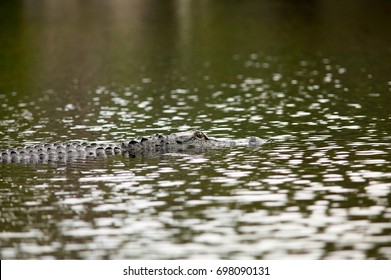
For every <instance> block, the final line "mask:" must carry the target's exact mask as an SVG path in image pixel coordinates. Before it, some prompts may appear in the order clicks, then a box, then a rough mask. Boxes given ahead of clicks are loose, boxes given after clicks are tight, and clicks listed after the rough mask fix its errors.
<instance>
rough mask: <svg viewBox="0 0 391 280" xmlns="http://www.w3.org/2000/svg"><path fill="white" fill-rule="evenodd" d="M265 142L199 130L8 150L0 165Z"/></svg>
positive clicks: (184, 151)
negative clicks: (115, 140)
mask: <svg viewBox="0 0 391 280" xmlns="http://www.w3.org/2000/svg"><path fill="white" fill-rule="evenodd" d="M265 142H266V141H265V140H262V139H261V138H259V137H256V136H251V137H247V138H244V139H218V138H214V137H209V136H208V135H206V133H203V132H202V131H200V130H191V131H186V132H179V133H173V134H168V135H162V134H154V135H151V136H143V137H138V138H134V139H130V140H126V141H124V142H120V143H112V144H97V143H91V142H73V141H72V142H56V143H44V144H38V145H31V146H24V147H18V148H8V149H4V150H1V152H0V163H31V164H36V163H49V162H61V161H62V162H68V161H72V160H73V159H83V158H95V157H106V156H110V155H123V156H126V157H136V156H150V155H157V154H167V153H197V152H202V151H206V150H209V149H213V148H221V147H230V146H259V145H262V144H264V143H265Z"/></svg>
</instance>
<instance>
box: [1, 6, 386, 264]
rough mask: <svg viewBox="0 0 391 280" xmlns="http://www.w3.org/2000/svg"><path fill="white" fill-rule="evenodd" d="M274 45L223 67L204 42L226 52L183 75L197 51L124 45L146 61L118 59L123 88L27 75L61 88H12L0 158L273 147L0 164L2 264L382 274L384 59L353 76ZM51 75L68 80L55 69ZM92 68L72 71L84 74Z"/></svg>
mask: <svg viewBox="0 0 391 280" xmlns="http://www.w3.org/2000/svg"><path fill="white" fill-rule="evenodd" d="M152 2H153V1H152ZM152 2H151V3H152ZM194 2H196V1H194ZM250 2H251V1H250ZM135 3H136V2H135ZM208 3H209V2H208ZM254 3H255V2H254ZM151 5H152V4H151ZM208 5H211V6H213V4H208ZM216 5H217V4H216ZM226 5H228V6H229V5H231V4H226ZM243 5H244V6H243V7H242V8H243V9H245V8H244V7H247V6H245V4H243ZM246 5H250V4H246ZM152 6H153V5H152ZM211 9H212V8H211ZM212 10H213V9H212ZM159 14H161V13H160V12H159ZM167 14H168V13H167ZM164 15H166V13H164ZM211 15H212V16H217V15H214V14H213V13H212V14H211ZM294 15H295V17H296V16H297V13H294ZM184 18H186V17H184ZM250 18H251V17H250ZM256 18H257V19H259V18H261V17H259V15H258V14H257V15H256ZM267 18H268V17H267ZM326 18H327V17H326ZM326 18H325V20H326ZM387 19H388V18H387ZM247 20H249V19H247ZM122 23H123V22H122ZM118 24H119V23H118ZM316 24H319V23H314V25H316ZM119 26H122V25H121V24H119ZM124 26H125V25H124ZM250 26H257V25H256V24H253V25H252V24H250ZM268 26H271V25H268ZM294 26H295V25H294ZM343 26H345V25H343ZM381 26H383V25H381ZM384 26H385V25H384ZM384 26H383V27H382V28H385V27H384ZM48 28H49V27H48ZM138 28H141V27H140V26H138ZM138 28H135V29H137V32H141V31H140V30H139V29H138ZM194 28H196V27H194ZM210 28H212V26H211V27H210ZM272 28H277V29H278V27H276V26H275V25H273V26H272ZM284 28H285V27H284ZM368 28H369V27H368ZM49 29H50V28H49ZM378 29H379V30H380V29H381V28H378ZM125 30H127V29H125ZM159 30H160V29H159ZM254 30H256V32H255V31H253V32H255V33H256V34H257V36H255V33H254V34H252V35H254V36H249V37H251V38H252V41H256V40H257V39H256V38H262V36H258V32H261V31H262V30H261V31H259V29H258V28H256V29H254ZM376 30H377V29H376ZM26 32H27V31H26ZM51 32H52V31H51V29H50V30H48V33H49V34H52V33H51ZM129 32H130V31H129ZM262 32H263V33H262V34H264V35H265V31H262ZM27 33H28V32H27ZM158 33H159V32H158ZM272 33H273V34H279V35H278V36H277V37H276V38H275V40H277V44H276V43H275V41H273V40H266V39H263V38H262V40H261V43H262V44H266V45H267V46H270V49H267V46H266V47H265V48H266V50H264V51H262V52H257V51H247V50H241V51H240V52H237V51H236V49H235V46H236V48H238V45H235V44H234V46H227V45H228V44H226V42H225V41H224V38H220V39H221V41H217V40H216V42H217V43H218V44H221V45H223V46H224V49H225V47H227V49H228V51H224V52H223V54H221V55H220V54H219V55H216V52H218V49H213V50H214V51H213V52H211V53H212V54H208V52H206V54H205V53H203V52H202V51H200V52H197V55H199V57H197V59H196V61H192V56H191V50H194V49H193V48H196V47H199V48H201V50H202V48H203V47H204V45H203V44H201V43H200V44H198V41H197V44H194V45H192V44H190V42H191V38H190V37H189V38H187V39H186V38H185V39H186V40H190V41H189V42H187V41H186V40H185V41H186V42H187V43H186V42H185V43H186V44H188V46H187V47H186V48H185V51H183V50H182V51H183V54H181V55H182V56H178V53H175V54H174V55H172V54H171V53H170V54H167V53H164V46H163V47H162V46H161V45H159V44H156V41H155V40H154V38H155V36H157V34H156V33H154V32H151V34H150V35H148V38H149V39H150V40H151V42H149V41H148V40H147V39H146V41H145V42H144V43H145V44H147V45H148V42H149V43H150V44H152V45H154V47H151V46H150V45H149V46H150V47H151V50H150V51H146V52H145V53H144V50H141V48H140V45H137V44H136V43H135V45H132V46H133V48H134V49H135V51H134V52H135V53H137V54H139V53H142V54H144V55H140V58H138V57H136V56H137V55H133V56H132V55H130V53H129V52H124V53H125V54H124V56H126V55H128V56H129V57H130V58H129V61H128V60H126V62H127V63H125V61H124V63H123V64H122V63H121V67H125V68H127V67H129V68H130V70H129V71H128V72H127V71H125V73H122V72H121V71H122V70H113V69H116V68H115V65H114V64H110V63H108V65H105V67H103V68H104V69H106V68H107V69H110V67H111V68H112V70H111V71H112V72H113V73H114V74H115V75H114V74H113V73H110V74H111V75H114V76H116V75H118V76H119V78H118V82H113V81H110V82H107V83H106V82H105V81H104V79H103V77H105V74H107V73H106V72H104V70H101V71H103V72H99V71H97V73H96V74H97V75H98V78H96V79H97V80H96V81H95V80H94V81H90V83H87V84H83V81H78V80H72V79H70V80H72V82H70V83H65V84H64V83H62V82H63V81H62V79H60V77H57V76H56V77H54V76H50V75H48V74H49V72H50V71H49V70H48V69H52V68H56V69H57V68H58V67H53V66H52V67H46V66H42V69H41V70H43V71H36V69H33V70H34V71H33V70H31V69H30V68H28V69H27V70H29V69H30V71H31V72H32V73H36V74H35V75H38V76H39V75H42V76H45V77H46V76H48V80H49V78H50V77H51V78H53V79H54V80H55V81H56V83H57V82H58V83H59V84H60V85H59V86H58V87H57V88H53V89H50V87H48V88H46V87H45V90H43V91H42V92H39V93H37V92H36V89H34V90H33V89H31V90H30V91H28V93H27V94H26V92H24V91H23V90H20V91H17V90H13V88H12V87H11V86H10V88H9V89H8V90H7V91H1V92H0V103H1V105H0V107H1V112H0V116H1V118H0V136H1V147H6V146H18V145H22V144H34V143H40V142H45V141H51V142H53V141H59V140H62V141H66V140H68V139H73V140H97V141H103V142H110V141H119V140H122V139H124V138H131V137H133V136H138V135H148V134H152V133H157V132H158V133H166V132H176V131H184V130H189V129H194V128H199V129H202V130H205V131H206V132H208V133H210V134H212V135H214V136H218V137H232V138H238V137H245V136H249V135H256V136H259V137H261V138H264V139H270V140H273V141H272V142H271V143H268V144H266V145H265V146H263V147H259V148H248V147H236V148H230V149H221V150H216V151H209V152H206V153H203V154H197V155H186V154H185V155H178V154H176V155H162V156H158V157H141V158H122V157H113V158H106V159H103V158H101V159H97V160H86V161H84V160H81V161H75V162H72V163H69V164H65V163H58V164H52V165H34V166H33V165H31V166H30V165H19V164H13V165H5V164H2V165H0V174H1V176H0V205H1V206H0V258H1V259H13V258H26V259H29V258H38V259H46V258H47V259H50V258H56V259H67V258H75V259H124V258H135V259H140V258H145V259H175V258H223V259H227V258H234V259H242V258H243V259H246V258H247V259H252V258H258V259H284V258H287V259H301V258H302V259H349V258H352V259H376V258H382V259H391V246H390V244H391V223H390V220H391V208H390V205H391V201H390V197H391V194H390V192H391V169H390V164H389V163H390V160H389V155H390V150H391V144H390V143H391V136H390V127H389V122H390V111H389V108H388V107H387V106H388V104H389V93H390V81H389V77H385V75H386V74H385V73H388V72H387V71H386V70H388V67H389V65H388V64H387V63H384V62H382V57H381V54H382V52H384V49H383V48H381V49H379V50H378V53H379V56H380V58H379V57H376V56H370V57H369V58H368V57H366V56H365V55H362V54H361V53H360V52H358V53H355V54H356V55H357V57H358V58H360V59H361V60H363V61H357V60H356V57H353V58H352V57H347V56H346V55H345V53H342V54H341V53H338V52H336V53H334V55H330V56H327V55H325V54H324V53H328V52H327V48H326V51H324V52H311V54H308V53H305V52H297V51H296V52H293V51H291V45H293V48H294V46H295V45H294V44H291V41H289V39H287V38H285V37H286V36H285V37H284V36H281V35H283V34H281V33H280V32H272ZM345 33H346V32H345ZM345 33H344V36H345ZM99 34H100V33H99ZM113 34H114V33H113ZM115 34H117V33H115ZM213 34H214V33H213ZM219 34H220V33H219ZM266 34H269V33H268V32H266ZM270 34H271V33H270ZM270 34H269V37H267V38H269V39H273V38H271V37H273V36H274V35H273V36H272V35H270ZM330 34H332V33H330ZM346 34H347V33H346ZM0 35H1V33H0ZM151 35H153V36H151ZM220 35H221V34H220ZM249 35H251V34H249ZM149 36H150V37H149ZM189 36H190V35H189ZM237 36H239V35H237ZM296 36H300V34H296ZM365 36H370V34H365ZM49 37H50V36H49ZM168 37H169V36H168ZM185 37H186V36H185ZM239 37H240V36H239ZM292 37H294V38H296V37H295V36H294V35H292ZM356 37H357V38H361V37H360V36H356ZM156 38H158V37H156ZM284 38H285V40H288V41H284ZM25 39H26V38H25ZM68 39H69V38H68ZM112 39H113V38H112ZM166 39H167V38H164V42H166V41H165V40H166ZM182 39H183V38H182ZM199 39H201V42H205V41H206V40H205V38H203V37H202V38H199ZM202 39H204V41H203V40H202ZM213 39H215V38H213ZM242 39H243V38H242ZM181 42H182V41H181ZM240 42H241V41H240ZM273 42H274V44H276V45H277V46H278V47H279V48H277V51H276V52H277V54H276V52H273V50H274V49H275V47H276V45H273ZM166 43H167V42H166ZM182 43H184V42H182ZM279 43H280V44H279ZM331 43H332V44H333V45H337V44H336V42H335V41H334V42H331ZM338 43H339V42H338ZM375 43H376V40H374V42H372V41H371V40H366V43H365V44H368V45H370V44H375ZM269 44H270V45H269ZM26 45H29V46H30V45H31V44H26ZM155 45H156V46H155ZM167 45H168V46H169V47H170V48H171V44H167ZM281 45H286V46H289V48H288V50H286V49H285V50H286V52H285V51H284V48H283V47H281ZM353 45H354V47H356V46H359V45H360V44H353ZM383 45H384V46H386V45H387V44H383V43H382V44H381V46H383ZM78 46H79V44H78ZM141 46H142V47H144V45H143V44H141ZM262 46H263V45H262ZM360 46H361V45H360ZM57 47H58V48H60V46H57ZM138 47H139V48H140V49H137V48H138ZM161 47H162V48H163V49H161ZM302 47H303V48H304V49H305V50H307V49H306V47H304V46H302ZM318 47H319V46H318ZM320 47H321V46H320ZM32 48H34V47H32ZM188 48H190V51H189V50H188ZM281 48H282V50H280V49H281ZM285 48H287V47H285ZM61 49H62V46H61ZM255 49H256V50H257V49H258V48H255ZM347 49H348V50H349V52H348V53H350V52H351V51H354V48H353V47H352V49H349V48H348V47H347ZM197 50H198V49H197ZM232 50H235V51H232ZM278 50H280V52H278ZM88 51H89V52H92V54H91V55H92V56H96V57H100V56H99V55H97V52H94V49H93V48H91V49H88ZM170 51H171V49H170ZM180 51H181V50H179V51H178V52H180ZM74 52H77V50H73V51H72V52H71V53H72V57H73V55H74ZM102 52H106V49H104V50H103V51H102ZM160 52H162V54H161V56H152V55H151V53H160ZM98 53H99V54H100V52H98ZM120 53H122V52H120ZM287 53H289V55H287ZM365 53H366V52H365ZM386 53H387V54H389V53H388V52H386ZM360 55H361V56H360ZM111 56H113V55H112V54H111ZM114 57H115V55H114ZM109 58H110V55H109ZM111 58H113V57H111ZM120 58H122V55H120ZM57 59H59V60H57ZM106 59H107V57H106ZM193 59H194V58H193ZM371 59H375V61H377V62H378V63H373V61H372V60H371ZM107 60H110V59H107ZM114 60H116V59H115V58H114ZM133 60H135V62H134V61H133ZM45 61H48V64H50V59H48V60H45ZM145 61H146V62H145ZM151 61H152V62H151ZM384 61H386V60H385V59H384ZM59 62H62V63H59ZM65 62H66V61H65ZM94 62H95V63H96V61H94ZM53 63H54V65H57V66H58V64H61V65H64V66H66V64H67V63H64V61H61V56H59V58H57V57H56V59H54V62H53ZM56 63H57V64H56ZM71 64H72V63H71ZM133 64H135V65H136V66H133V67H132V66H131V65H133ZM150 64H152V65H153V66H150ZM363 65H364V66H365V67H364V66H363ZM385 65H386V66H385ZM23 66H24V65H23ZM87 66H88V67H87ZM90 66H91V65H90V64H88V63H87V64H85V65H80V69H82V70H83V71H84V72H85V73H89V72H88V71H86V69H89V67H90ZM92 66H96V65H94V63H92ZM72 67H73V64H72V65H71V66H70V68H72ZM78 67H79V65H77V68H78ZM96 67H97V66H96ZM138 67H139V68H140V70H135V69H138ZM92 68H93V67H92ZM97 68H99V67H97ZM1 69H2V68H1V67H0V70H1ZM38 69H40V68H38ZM67 69H69V68H67ZM121 69H122V68H121ZM371 69H372V71H371ZM19 70H23V69H19ZM27 70H26V71H27ZM77 71H79V70H77ZM3 72H4V71H3ZM3 72H1V73H3ZM17 72H19V71H17ZM27 72H28V71H27ZM41 72H42V73H41ZM59 72H60V73H62V72H61V71H59ZM63 72H64V73H65V72H66V71H65V70H64V71H63ZM80 72H82V71H81V70H80ZM23 73H24V72H23ZM77 73H79V72H77ZM77 73H76V74H77ZM25 74H26V73H25ZM30 74H31V73H30ZM71 74H72V75H76V74H75V73H73V72H72V73H71ZM99 74H100V75H101V76H99ZM3 75H4V73H3ZM26 75H27V74H26ZM64 75H65V74H64ZM79 75H80V76H83V75H82V74H80V73H79ZM85 75H87V74H85ZM60 76H61V75H60ZM76 76H77V75H76ZM33 77H35V78H37V77H36V76H34V75H33ZM83 77H84V76H83ZM72 78H73V77H72ZM84 78H86V77H84ZM41 79H43V78H42V77H41ZM45 79H46V78H45ZM11 80H12V79H11ZM16 80H17V79H16ZM114 80H116V79H114ZM40 82H42V81H41V80H40V79H39V81H37V83H38V84H39V83H40ZM10 83H11V82H10ZM84 83H85V81H84ZM33 85H35V84H34V83H32V84H28V83H27V87H30V86H33ZM21 88H23V87H21ZM32 88H33V87H32Z"/></svg>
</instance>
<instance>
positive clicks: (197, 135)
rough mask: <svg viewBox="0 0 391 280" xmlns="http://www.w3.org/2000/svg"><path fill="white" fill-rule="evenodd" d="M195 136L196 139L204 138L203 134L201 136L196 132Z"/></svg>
mask: <svg viewBox="0 0 391 280" xmlns="http://www.w3.org/2000/svg"><path fill="white" fill-rule="evenodd" d="M195 136H196V137H197V138H204V134H203V133H202V132H201V131H196V132H195Z"/></svg>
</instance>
